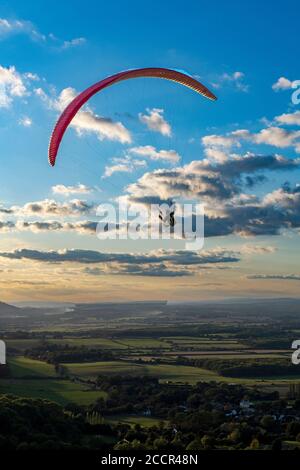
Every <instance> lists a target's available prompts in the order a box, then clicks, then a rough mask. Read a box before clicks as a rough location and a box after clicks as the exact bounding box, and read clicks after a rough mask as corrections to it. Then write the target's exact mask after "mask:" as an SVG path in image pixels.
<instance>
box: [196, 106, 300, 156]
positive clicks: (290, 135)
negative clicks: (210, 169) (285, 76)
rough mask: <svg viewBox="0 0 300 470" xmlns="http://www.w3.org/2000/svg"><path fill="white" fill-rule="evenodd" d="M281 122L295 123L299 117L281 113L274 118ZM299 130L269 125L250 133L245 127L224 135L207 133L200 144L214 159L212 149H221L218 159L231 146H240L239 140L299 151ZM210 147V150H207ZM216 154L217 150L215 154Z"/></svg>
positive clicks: (225, 153)
mask: <svg viewBox="0 0 300 470" xmlns="http://www.w3.org/2000/svg"><path fill="white" fill-rule="evenodd" d="M276 119H277V121H279V122H280V121H281V122H282V123H284V121H285V123H293V124H295V123H296V122H297V120H298V119H299V115H298V114H297V113H294V114H290V115H282V116H279V117H278V118H276ZM299 139H300V131H294V130H286V129H283V128H281V127H276V126H270V127H267V128H265V129H262V130H261V131H259V132H257V133H253V134H251V133H250V132H249V131H248V130H246V129H238V130H236V131H233V132H230V133H228V134H226V135H215V134H212V135H207V136H204V137H203V138H202V144H203V145H204V147H205V153H206V155H207V156H208V157H211V158H212V159H214V151H213V150H219V151H220V150H221V151H222V152H223V155H221V154H219V161H221V160H223V159H225V157H226V155H227V156H229V151H230V150H231V149H232V147H233V146H236V147H240V146H241V143H240V141H241V140H246V141H249V142H252V143H255V144H265V145H272V146H274V147H277V148H287V147H294V148H295V150H296V152H298V153H300V148H299V145H300V141H299ZM209 149H212V150H209ZM215 155H216V156H218V152H216V154H215Z"/></svg>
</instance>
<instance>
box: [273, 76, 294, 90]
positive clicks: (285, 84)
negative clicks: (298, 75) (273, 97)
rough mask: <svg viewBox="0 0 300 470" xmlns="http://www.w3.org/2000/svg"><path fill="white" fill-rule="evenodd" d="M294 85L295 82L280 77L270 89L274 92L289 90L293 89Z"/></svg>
mask: <svg viewBox="0 0 300 470" xmlns="http://www.w3.org/2000/svg"><path fill="white" fill-rule="evenodd" d="M294 83H295V82H293V81H291V80H289V79H288V78H285V77H280V78H278V80H277V82H275V83H273V85H272V88H273V90H274V91H279V90H291V89H292V88H294Z"/></svg>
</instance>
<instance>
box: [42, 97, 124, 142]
mask: <svg viewBox="0 0 300 470" xmlns="http://www.w3.org/2000/svg"><path fill="white" fill-rule="evenodd" d="M35 93H36V95H37V96H39V97H40V98H41V99H42V101H43V102H44V103H46V105H47V106H48V107H49V108H50V109H54V110H56V111H59V112H62V111H63V110H64V109H65V108H66V106H67V105H68V104H69V103H70V102H71V101H72V100H73V99H74V98H75V97H76V96H77V93H76V91H75V90H74V89H73V88H65V89H63V90H62V92H61V93H60V95H59V96H58V98H57V99H56V98H52V97H50V96H48V95H47V94H46V93H45V91H44V90H43V89H42V88H37V89H36V90H35ZM70 126H71V127H73V128H74V129H75V131H76V132H77V134H78V135H79V136H81V135H84V134H86V133H87V134H89V133H93V134H96V136H97V137H98V139H99V140H103V139H108V140H114V141H118V142H121V143H122V144H125V143H131V140H132V139H131V135H130V132H129V130H128V129H126V127H125V126H124V125H123V124H122V123H121V122H116V121H113V120H112V119H110V118H106V117H102V116H98V115H97V114H95V113H94V112H93V111H92V110H91V109H90V108H89V107H88V106H85V107H84V108H83V109H81V110H80V111H78V113H77V114H76V116H75V117H74V119H73V120H72V122H71V124H70Z"/></svg>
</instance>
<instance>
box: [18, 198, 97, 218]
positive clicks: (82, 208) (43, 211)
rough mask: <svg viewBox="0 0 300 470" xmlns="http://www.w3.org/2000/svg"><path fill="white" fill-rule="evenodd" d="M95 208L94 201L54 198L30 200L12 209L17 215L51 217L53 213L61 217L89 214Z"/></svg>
mask: <svg viewBox="0 0 300 470" xmlns="http://www.w3.org/2000/svg"><path fill="white" fill-rule="evenodd" d="M94 208H95V205H94V204H93V203H88V202H87V201H83V200H80V199H72V200H71V201H68V202H63V203H61V202H57V201H55V200H54V199H44V200H41V201H34V202H28V203H26V204H24V206H22V207H19V206H13V207H11V208H10V211H11V212H12V213H14V214H16V215H25V216H29V217H31V216H38V217H49V216H51V215H55V216H60V217H69V216H78V215H82V214H89V213H90V212H92V211H93V210H94Z"/></svg>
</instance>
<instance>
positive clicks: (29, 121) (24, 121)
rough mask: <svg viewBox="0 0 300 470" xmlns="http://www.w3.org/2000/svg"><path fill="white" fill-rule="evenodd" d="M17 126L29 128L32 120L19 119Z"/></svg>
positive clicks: (28, 118) (25, 117) (26, 117)
mask: <svg viewBox="0 0 300 470" xmlns="http://www.w3.org/2000/svg"><path fill="white" fill-rule="evenodd" d="M19 124H20V125H21V126H24V127H31V125H32V119H31V118H30V117H29V116H23V117H21V118H20V119H19Z"/></svg>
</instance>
